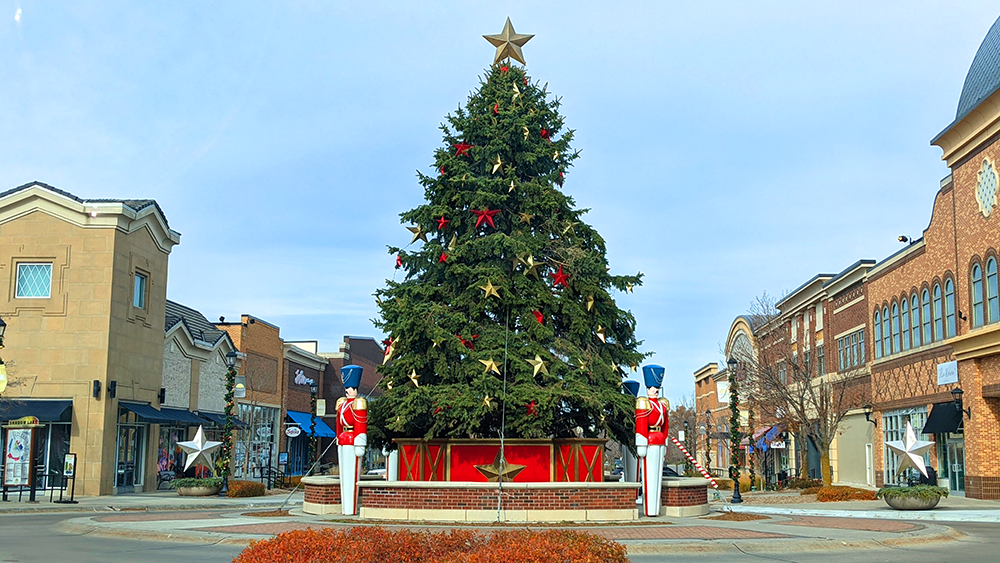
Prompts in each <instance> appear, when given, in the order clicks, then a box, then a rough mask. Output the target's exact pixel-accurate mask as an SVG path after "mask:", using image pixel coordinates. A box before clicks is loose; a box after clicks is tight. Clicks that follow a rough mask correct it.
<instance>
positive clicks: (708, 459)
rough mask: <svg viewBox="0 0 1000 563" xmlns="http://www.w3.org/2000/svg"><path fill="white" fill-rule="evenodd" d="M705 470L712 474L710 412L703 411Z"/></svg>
mask: <svg viewBox="0 0 1000 563" xmlns="http://www.w3.org/2000/svg"><path fill="white" fill-rule="evenodd" d="M705 470H706V471H708V472H709V473H711V472H712V411H710V410H707V411H705Z"/></svg>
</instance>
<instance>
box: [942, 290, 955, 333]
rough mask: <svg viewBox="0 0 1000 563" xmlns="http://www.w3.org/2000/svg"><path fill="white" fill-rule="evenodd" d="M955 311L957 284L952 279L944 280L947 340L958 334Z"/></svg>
mask: <svg viewBox="0 0 1000 563" xmlns="http://www.w3.org/2000/svg"><path fill="white" fill-rule="evenodd" d="M955 309H956V307H955V282H954V280H952V279H951V278H948V279H946V280H944V318H945V323H944V328H945V338H951V337H953V336H955V334H956V332H957V329H958V327H957V326H956V321H955Z"/></svg>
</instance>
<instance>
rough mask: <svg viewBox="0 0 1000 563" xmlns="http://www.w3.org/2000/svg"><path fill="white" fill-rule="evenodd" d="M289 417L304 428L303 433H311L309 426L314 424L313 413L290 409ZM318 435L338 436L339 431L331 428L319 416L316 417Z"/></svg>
mask: <svg viewBox="0 0 1000 563" xmlns="http://www.w3.org/2000/svg"><path fill="white" fill-rule="evenodd" d="M288 418H290V419H292V422H295V423H296V424H298V425H299V427H300V428H302V433H303V434H307V435H308V434H309V428H310V427H311V426H312V415H310V414H309V413H307V412H299V411H288ZM316 435H317V436H319V437H320V438H336V437H337V433H336V432H334V431H333V430H332V429H330V427H329V426H327V424H326V423H325V422H323V419H322V418H320V417H318V416H317V417H316Z"/></svg>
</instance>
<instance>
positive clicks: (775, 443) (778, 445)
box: [769, 440, 785, 450]
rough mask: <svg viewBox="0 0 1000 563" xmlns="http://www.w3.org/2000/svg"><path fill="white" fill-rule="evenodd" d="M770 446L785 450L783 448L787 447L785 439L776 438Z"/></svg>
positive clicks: (774, 448) (773, 448)
mask: <svg viewBox="0 0 1000 563" xmlns="http://www.w3.org/2000/svg"><path fill="white" fill-rule="evenodd" d="M769 447H770V448H771V449H772V450H783V449H785V441H784V440H775V441H773V442H771V445H770V446H769Z"/></svg>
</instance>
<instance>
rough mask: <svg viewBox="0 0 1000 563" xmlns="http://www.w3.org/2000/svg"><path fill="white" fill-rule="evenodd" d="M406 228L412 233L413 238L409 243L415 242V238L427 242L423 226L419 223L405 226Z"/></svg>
mask: <svg viewBox="0 0 1000 563" xmlns="http://www.w3.org/2000/svg"><path fill="white" fill-rule="evenodd" d="M406 230H407V231H410V232H411V233H413V240H411V241H410V244H413V243H415V242H417V240H422V241H424V242H427V233H425V232H424V228H423V227H421V226H420V225H417V226H416V227H406Z"/></svg>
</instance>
